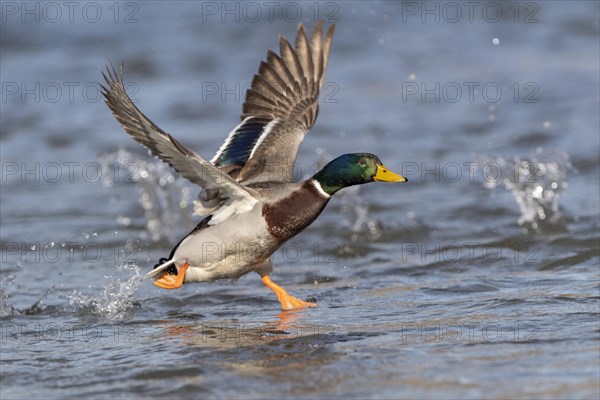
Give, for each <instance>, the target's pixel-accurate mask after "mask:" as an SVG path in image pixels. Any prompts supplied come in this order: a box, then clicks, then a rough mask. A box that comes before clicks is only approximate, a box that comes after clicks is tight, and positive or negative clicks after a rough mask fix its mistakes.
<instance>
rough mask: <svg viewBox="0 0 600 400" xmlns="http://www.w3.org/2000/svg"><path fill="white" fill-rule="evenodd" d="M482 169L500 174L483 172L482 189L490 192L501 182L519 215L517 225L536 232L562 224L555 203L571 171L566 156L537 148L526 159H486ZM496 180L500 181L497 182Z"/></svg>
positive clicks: (562, 152) (554, 151)
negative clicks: (512, 199) (513, 201)
mask: <svg viewBox="0 0 600 400" xmlns="http://www.w3.org/2000/svg"><path fill="white" fill-rule="evenodd" d="M482 165H484V166H485V167H484V168H486V167H489V166H494V168H497V171H499V172H498V173H496V172H494V173H493V174H494V177H491V176H488V175H487V174H486V172H485V170H484V178H485V186H486V187H488V188H490V189H491V188H495V187H496V186H497V184H498V183H500V182H502V183H503V184H504V187H505V188H506V189H507V190H509V191H510V192H511V193H512V195H513V196H514V198H515V200H516V202H517V204H518V205H519V209H520V211H521V215H520V216H519V218H518V220H517V223H518V224H519V225H522V226H524V227H525V229H528V228H529V227H530V228H531V229H533V230H535V231H537V230H539V229H541V225H542V224H544V225H548V224H550V225H557V224H561V223H562V218H561V212H560V206H559V202H558V199H559V197H560V194H561V193H562V192H563V191H565V190H566V189H567V172H568V171H569V170H573V167H572V165H571V163H570V161H569V156H568V155H567V153H565V152H564V151H562V150H552V151H547V150H544V149H542V148H538V149H537V151H536V154H535V155H534V156H532V157H530V158H528V159H525V158H520V157H513V158H510V159H507V158H502V157H498V158H496V159H489V158H488V159H483V162H482ZM499 176H500V177H501V179H497V178H498V177H499Z"/></svg>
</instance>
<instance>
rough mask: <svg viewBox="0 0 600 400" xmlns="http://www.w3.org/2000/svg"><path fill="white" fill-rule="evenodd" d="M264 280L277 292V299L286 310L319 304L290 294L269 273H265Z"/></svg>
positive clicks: (266, 284) (267, 285)
mask: <svg viewBox="0 0 600 400" xmlns="http://www.w3.org/2000/svg"><path fill="white" fill-rule="evenodd" d="M262 282H263V283H264V284H265V286H266V287H268V288H269V289H271V290H272V291H274V292H275V294H276V295H277V299H278V300H279V302H280V303H281V308H283V309H284V310H293V309H298V308H308V307H316V306H317V305H316V304H315V303H309V302H307V301H302V300H300V299H297V298H295V297H294V296H290V295H289V294H287V292H286V291H285V289H284V288H282V287H281V286H279V285H278V284H276V283H275V282H273V281H272V280H271V277H270V276H269V275H263V277H262Z"/></svg>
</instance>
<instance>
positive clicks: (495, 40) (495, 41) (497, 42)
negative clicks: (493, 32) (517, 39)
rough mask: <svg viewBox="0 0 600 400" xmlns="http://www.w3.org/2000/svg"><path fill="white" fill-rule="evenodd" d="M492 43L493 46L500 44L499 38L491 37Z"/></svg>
mask: <svg viewBox="0 0 600 400" xmlns="http://www.w3.org/2000/svg"><path fill="white" fill-rule="evenodd" d="M492 43H493V44H494V46H498V45H499V44H500V39H498V38H497V37H495V38H493V39H492Z"/></svg>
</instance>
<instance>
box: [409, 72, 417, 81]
mask: <svg viewBox="0 0 600 400" xmlns="http://www.w3.org/2000/svg"><path fill="white" fill-rule="evenodd" d="M408 79H410V80H411V81H414V80H415V79H417V75H416V74H410V75H408Z"/></svg>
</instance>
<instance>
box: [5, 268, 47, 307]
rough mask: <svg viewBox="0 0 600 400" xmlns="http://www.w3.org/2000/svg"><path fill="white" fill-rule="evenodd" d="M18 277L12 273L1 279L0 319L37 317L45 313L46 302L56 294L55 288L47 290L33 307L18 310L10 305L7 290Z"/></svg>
mask: <svg viewBox="0 0 600 400" xmlns="http://www.w3.org/2000/svg"><path fill="white" fill-rule="evenodd" d="M16 277H17V275H16V273H14V272H10V273H8V274H6V275H4V276H3V277H2V279H0V318H6V317H9V316H12V315H37V314H41V313H43V312H44V310H46V306H44V301H45V300H46V298H48V296H49V295H50V294H51V293H54V289H55V288H54V286H52V287H51V288H50V289H48V290H46V293H44V294H43V295H42V297H40V298H39V299H38V300H37V301H36V302H35V303H33V304H32V305H31V306H29V307H27V308H25V309H18V308H16V307H13V306H11V305H10V304H8V293H7V291H6V288H7V287H8V286H9V285H11V284H12V283H13V281H14V280H15V278H16Z"/></svg>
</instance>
